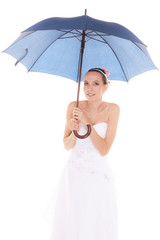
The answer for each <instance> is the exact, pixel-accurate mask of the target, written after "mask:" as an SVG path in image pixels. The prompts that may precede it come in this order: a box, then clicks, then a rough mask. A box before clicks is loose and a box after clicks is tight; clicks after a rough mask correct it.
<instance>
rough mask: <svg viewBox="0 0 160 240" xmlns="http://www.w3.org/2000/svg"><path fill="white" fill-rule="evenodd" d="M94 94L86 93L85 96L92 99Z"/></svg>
mask: <svg viewBox="0 0 160 240" xmlns="http://www.w3.org/2000/svg"><path fill="white" fill-rule="evenodd" d="M94 95H95V94H93V93H87V96H89V97H93V96H94Z"/></svg>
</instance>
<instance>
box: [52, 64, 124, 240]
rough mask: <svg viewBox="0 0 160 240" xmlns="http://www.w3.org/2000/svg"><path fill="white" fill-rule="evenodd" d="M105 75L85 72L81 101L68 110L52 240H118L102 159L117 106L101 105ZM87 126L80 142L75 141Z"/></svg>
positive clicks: (111, 180) (111, 137)
mask: <svg viewBox="0 0 160 240" xmlns="http://www.w3.org/2000/svg"><path fill="white" fill-rule="evenodd" d="M107 75H109V74H108V71H105V70H103V69H99V68H96V69H95V68H94V69H90V70H89V71H88V72H87V73H86V75H85V77H84V93H85V96H86V98H87V100H86V101H80V103H79V107H78V108H77V107H75V106H76V103H75V102H71V103H70V104H69V105H68V109H67V115H66V116H67V117H66V126H65V132H64V138H63V141H64V147H65V148H66V149H67V150H71V151H70V156H69V159H68V161H67V162H66V165H65V167H64V172H63V174H62V178H61V181H60V185H59V188H58V194H57V198H56V205H55V214H54V224H53V225H52V238H51V240H117V236H118V234H117V232H118V224H117V201H116V200H117V199H116V189H115V183H114V177H113V174H112V170H111V168H110V166H109V163H108V158H107V154H108V152H109V150H110V148H111V146H112V143H113V141H114V138H115V135H116V130H117V124H118V118H119V112H120V110H119V106H118V105H117V104H113V103H108V102H103V101H102V97H103V94H104V92H105V91H106V90H107V89H108V76H107ZM87 124H90V125H91V133H90V135H89V137H87V138H85V139H79V138H76V137H75V135H74V132H73V131H74V130H76V131H78V133H79V134H80V135H82V134H84V133H85V132H86V128H87V127H86V125H87Z"/></svg>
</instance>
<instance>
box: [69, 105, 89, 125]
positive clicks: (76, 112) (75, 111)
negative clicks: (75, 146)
mask: <svg viewBox="0 0 160 240" xmlns="http://www.w3.org/2000/svg"><path fill="white" fill-rule="evenodd" d="M73 118H74V119H78V120H79V121H81V122H82V123H83V124H85V125H87V124H90V122H89V120H88V118H87V116H86V115H85V113H84V112H83V111H82V110H81V109H80V108H77V107H74V108H73Z"/></svg>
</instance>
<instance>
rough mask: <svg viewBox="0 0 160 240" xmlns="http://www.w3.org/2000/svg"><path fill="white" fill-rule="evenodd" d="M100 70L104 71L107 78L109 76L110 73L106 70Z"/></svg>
mask: <svg viewBox="0 0 160 240" xmlns="http://www.w3.org/2000/svg"><path fill="white" fill-rule="evenodd" d="M102 70H103V71H105V73H106V75H107V77H108V76H109V75H111V74H110V71H108V70H106V69H105V68H102Z"/></svg>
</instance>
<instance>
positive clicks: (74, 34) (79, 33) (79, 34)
mask: <svg viewBox="0 0 160 240" xmlns="http://www.w3.org/2000/svg"><path fill="white" fill-rule="evenodd" d="M73 30H76V31H77V33H75V32H72V31H73ZM58 31H60V32H64V33H66V34H68V33H71V34H73V36H68V37H60V38H59V39H66V38H73V37H75V38H77V39H78V37H80V36H81V35H82V33H81V32H80V31H78V30H77V29H72V30H70V31H64V30H60V29H58ZM78 41H81V40H80V39H78Z"/></svg>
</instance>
